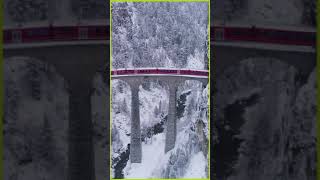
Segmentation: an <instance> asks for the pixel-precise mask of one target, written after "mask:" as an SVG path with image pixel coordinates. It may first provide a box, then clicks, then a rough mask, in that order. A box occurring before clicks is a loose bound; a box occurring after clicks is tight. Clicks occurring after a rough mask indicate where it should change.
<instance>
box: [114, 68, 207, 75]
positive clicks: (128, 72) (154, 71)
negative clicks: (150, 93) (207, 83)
mask: <svg viewBox="0 0 320 180" xmlns="http://www.w3.org/2000/svg"><path fill="white" fill-rule="evenodd" d="M132 74H172V75H195V76H205V77H208V76H209V73H208V71H205V70H189V69H158V68H154V69H119V70H114V71H111V75H132Z"/></svg>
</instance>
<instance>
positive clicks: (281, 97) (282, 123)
mask: <svg viewBox="0 0 320 180" xmlns="http://www.w3.org/2000/svg"><path fill="white" fill-rule="evenodd" d="M304 83H305V84H304ZM315 92H316V86H315V72H313V73H311V75H310V77H309V79H308V81H307V83H306V82H305V80H303V78H302V77H301V74H300V72H299V71H298V70H297V69H295V68H294V67H291V66H289V65H287V64H285V63H283V62H280V61H278V60H276V59H266V58H251V59H248V60H244V61H242V62H241V63H240V64H239V65H235V66H232V67H230V68H228V69H227V70H226V71H225V72H224V73H223V74H222V75H221V76H219V77H217V92H216V93H215V97H214V99H216V106H217V121H216V123H214V124H213V126H214V128H212V130H213V131H212V133H213V139H214V141H213V143H214V145H213V147H212V148H213V152H214V153H213V154H219V156H213V157H212V158H213V161H214V164H216V166H214V167H213V168H214V169H213V172H215V174H214V175H213V176H216V177H217V178H221V179H229V180H236V179H237V180H238V179H256V180H259V179H260V180H265V179H315V169H314V168H315V160H316V156H315V148H316V146H315V145H316V143H315V142H316V141H315V135H316V134H315V127H316V126H315V122H316V121H315V113H316V111H315V109H316V106H315Z"/></svg>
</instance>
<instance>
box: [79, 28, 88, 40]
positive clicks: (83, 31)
mask: <svg viewBox="0 0 320 180" xmlns="http://www.w3.org/2000/svg"><path fill="white" fill-rule="evenodd" d="M79 39H88V28H84V27H82V28H79Z"/></svg>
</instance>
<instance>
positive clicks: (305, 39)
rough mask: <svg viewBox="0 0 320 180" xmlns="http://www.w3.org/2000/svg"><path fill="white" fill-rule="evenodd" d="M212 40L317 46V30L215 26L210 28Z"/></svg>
mask: <svg viewBox="0 0 320 180" xmlns="http://www.w3.org/2000/svg"><path fill="white" fill-rule="evenodd" d="M210 34H211V40H212V41H252V42H263V43H274V44H286V45H305V46H315V44H316V32H306V31H291V30H279V29H270V28H256V27H254V26H253V27H251V28H248V27H222V26H214V27H212V28H211V30H210Z"/></svg>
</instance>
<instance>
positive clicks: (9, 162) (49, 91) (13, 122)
mask: <svg viewBox="0 0 320 180" xmlns="http://www.w3.org/2000/svg"><path fill="white" fill-rule="evenodd" d="M4 68H5V70H4V71H5V73H4V74H5V104H4V107H5V116H4V172H5V179H50V180H51V179H52V180H58V179H59V180H61V179H66V178H67V171H66V170H67V164H68V161H67V159H68V158H67V129H68V121H67V120H68V93H67V91H66V86H65V82H64V80H63V78H62V77H61V76H60V75H59V74H57V72H56V71H55V70H54V68H53V67H52V66H48V65H47V64H44V63H42V62H40V61H38V60H35V59H31V58H24V57H13V58H10V59H6V60H5V64H4ZM35 110H36V111H35Z"/></svg>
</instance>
